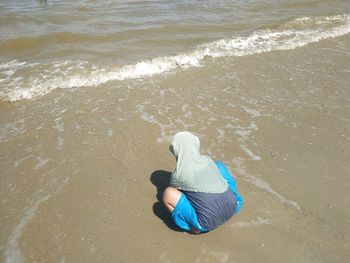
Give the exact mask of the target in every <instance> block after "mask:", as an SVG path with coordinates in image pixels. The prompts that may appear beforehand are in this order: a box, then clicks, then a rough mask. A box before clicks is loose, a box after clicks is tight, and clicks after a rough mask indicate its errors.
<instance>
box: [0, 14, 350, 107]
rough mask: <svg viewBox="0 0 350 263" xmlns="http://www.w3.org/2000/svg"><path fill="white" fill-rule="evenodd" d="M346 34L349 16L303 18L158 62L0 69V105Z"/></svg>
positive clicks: (6, 65)
mask: <svg viewBox="0 0 350 263" xmlns="http://www.w3.org/2000/svg"><path fill="white" fill-rule="evenodd" d="M349 32H350V15H348V14H344V15H336V16H331V17H302V18H297V19H295V20H292V21H290V22H288V23H286V24H284V25H282V26H280V27H279V28H277V29H274V30H272V29H267V30H259V31H255V32H253V33H252V34H251V35H249V36H238V37H232V38H227V39H220V40H217V41H214V42H212V43H207V44H203V45H200V46H198V47H197V48H196V49H195V50H192V51H190V52H186V53H180V54H177V55H175V56H167V57H157V58H154V59H151V60H145V61H141V62H139V63H136V64H134V65H125V66H122V67H113V66H105V67H101V66H99V67H97V66H95V65H92V64H91V63H89V62H87V61H64V62H52V63H46V64H45V63H28V62H24V61H17V60H14V61H10V62H6V63H3V64H0V84H1V86H2V87H1V89H0V99H1V100H5V101H16V100H21V99H30V98H34V97H36V96H40V95H44V94H46V93H48V92H50V91H52V90H54V89H56V88H72V87H84V86H98V85H100V84H103V83H106V82H108V81H111V80H125V79H134V78H142V77H148V76H152V75H155V74H159V73H163V72H166V71H170V70H174V69H176V68H188V67H193V66H199V65H200V64H201V62H202V61H203V60H204V59H205V58H206V57H226V56H245V55H253V54H259V53H263V52H269V51H274V50H288V49H294V48H297V47H302V46H305V45H307V44H309V43H314V42H318V41H320V40H323V39H328V38H333V37H337V36H341V35H345V34H348V33H349Z"/></svg>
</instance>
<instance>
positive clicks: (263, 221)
mask: <svg viewBox="0 0 350 263" xmlns="http://www.w3.org/2000/svg"><path fill="white" fill-rule="evenodd" d="M272 224H273V221H272V220H271V219H270V218H261V217H259V216H258V217H257V218H256V219H252V220H250V221H249V222H244V221H238V222H235V223H233V224H231V225H230V226H231V227H251V226H261V225H272Z"/></svg>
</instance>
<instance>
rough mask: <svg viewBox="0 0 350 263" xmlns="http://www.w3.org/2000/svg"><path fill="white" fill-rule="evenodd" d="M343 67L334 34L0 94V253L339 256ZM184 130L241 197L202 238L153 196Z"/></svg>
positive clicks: (345, 113)
mask: <svg viewBox="0 0 350 263" xmlns="http://www.w3.org/2000/svg"><path fill="white" fill-rule="evenodd" d="M349 62H350V35H349V34H344V35H341V36H336V37H331V38H327V39H322V40H321V41H317V42H315V43H310V44H307V45H304V46H301V47H297V48H293V49H289V50H274V51H271V52H259V53H256V54H252V55H244V56H222V57H215V56H212V57H210V56H206V57H204V58H203V59H202V60H201V65H200V66H194V67H188V66H186V67H177V68H174V69H173V70H170V71H167V72H165V73H164V74H154V75H152V76H145V77H141V78H130V79H127V78H126V79H122V80H120V79H112V80H109V81H106V82H101V83H99V84H98V85H93V86H89V85H87V86H84V87H71V88H57V89H52V90H50V91H49V92H47V93H45V94H44V95H40V96H34V97H33V98H30V99H20V100H16V101H9V100H6V99H4V97H2V98H3V99H2V101H0V120H1V126H0V147H1V159H0V167H1V168H0V170H1V173H0V180H1V184H0V185H1V188H0V200H1V202H0V211H1V215H0V227H1V228H0V233H1V234H0V253H1V259H0V261H1V262H4V263H9V262H60V263H67V262H106V263H107V262H239V263H244V262H249V263H251V262H268V263H274V262H276V263H280V262H284V263H288V262H291V263H292V262H293V263H294V262H298V263H301V262H305V263H311V262H325V263H326V262H334V263H346V262H348V260H349V257H350V227H349V225H350V194H349V193H350V192H349V186H350V185H349V184H350V181H349V174H350V165H349V159H350V89H349V83H350V63H349ZM23 67H26V66H25V65H24V66H23ZM31 67H32V68H33V67H35V66H31ZM3 68H5V66H3ZM22 69H23V68H22ZM2 70H3V69H2ZM74 70H75V69H74ZM1 72H2V73H1V74H5V73H4V72H5V71H4V70H3V71H1ZM17 73H18V72H17ZM17 73H16V74H17ZM1 76H3V75H1ZM6 81H9V80H7V79H6V80H4V81H3V82H2V85H4V83H5V84H6V83H10V82H6ZM18 81H20V80H18ZM55 81H56V80H55ZM39 82H40V81H39ZM39 82H38V83H39ZM9 85H10V84H8V85H7V86H6V87H5V86H4V87H5V88H3V89H2V92H3V93H2V94H5V91H7V89H8V88H9V87H10V86H9ZM4 90H5V91H4ZM6 94H9V93H6ZM28 94H29V93H28ZM33 94H34V93H33ZM6 96H7V95H6ZM8 96H9V95H8ZM182 130H188V131H191V132H193V133H195V134H197V135H198V136H199V137H200V139H201V143H202V153H203V154H207V155H210V156H211V157H212V158H214V159H218V160H221V161H222V162H224V163H225V164H226V165H227V166H228V167H229V169H230V171H231V173H232V175H233V176H234V178H235V179H236V181H237V186H238V189H239V191H240V193H241V195H242V196H243V198H244V206H243V208H242V210H241V212H240V213H239V214H237V215H236V216H234V217H233V218H232V219H231V220H230V221H229V222H227V223H226V224H224V225H223V226H221V227H220V228H218V229H217V230H215V231H212V232H209V233H206V234H201V235H191V234H188V233H186V232H183V231H181V230H180V229H178V228H177V227H176V226H175V225H174V223H173V222H172V221H171V218H170V214H169V213H168V212H167V211H166V209H165V207H164V206H163V205H162V204H161V202H160V196H161V193H162V190H163V189H164V187H165V186H166V185H167V183H168V179H169V174H170V173H171V172H172V171H173V170H174V168H175V160H174V158H173V156H172V155H171V153H170V152H169V150H168V147H169V143H170V140H171V138H172V136H173V135H174V134H175V133H176V132H178V131H182Z"/></svg>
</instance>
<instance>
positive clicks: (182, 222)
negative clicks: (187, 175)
mask: <svg viewBox="0 0 350 263" xmlns="http://www.w3.org/2000/svg"><path fill="white" fill-rule="evenodd" d="M215 164H216V166H217V167H218V169H219V171H220V173H221V175H222V176H223V177H224V178H225V180H226V182H227V184H228V186H229V187H230V188H231V190H232V191H233V193H234V194H235V195H236V199H237V209H236V211H235V213H234V214H236V213H238V212H239V210H241V207H242V205H243V199H242V197H241V196H240V195H239V194H238V192H237V186H236V182H235V180H234V179H233V178H232V176H231V174H230V172H229V171H228V169H227V167H226V166H225V164H223V163H221V162H219V161H215ZM171 217H172V219H173V221H174V222H175V224H176V225H177V226H178V227H180V228H182V229H184V230H187V231H189V230H191V229H192V228H196V229H198V230H199V231H200V232H207V230H206V229H205V228H203V227H202V226H201V225H200V224H199V222H198V218H197V214H196V211H195V210H194V208H193V206H192V205H191V203H190V201H189V200H188V199H187V197H186V195H185V194H183V193H182V194H181V197H180V199H179V201H178V202H177V204H176V207H175V209H174V211H173V212H172V214H171Z"/></svg>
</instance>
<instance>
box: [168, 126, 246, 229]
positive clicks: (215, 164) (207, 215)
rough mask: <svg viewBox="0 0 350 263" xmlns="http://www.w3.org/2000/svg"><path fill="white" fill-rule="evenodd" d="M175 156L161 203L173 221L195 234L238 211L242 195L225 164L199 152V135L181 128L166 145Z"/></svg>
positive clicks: (215, 225)
mask: <svg viewBox="0 0 350 263" xmlns="http://www.w3.org/2000/svg"><path fill="white" fill-rule="evenodd" d="M169 149H170V151H171V153H172V154H173V155H174V156H175V158H176V169H175V171H174V172H173V173H172V175H171V177H170V186H169V187H167V188H166V189H165V190H164V192H163V203H164V205H165V207H166V208H167V209H168V210H169V212H170V213H171V217H172V219H173V221H174V222H175V224H176V225H177V226H179V227H180V228H182V229H184V230H186V231H190V232H191V233H194V234H199V233H202V232H208V231H211V230H213V229H215V228H217V227H219V226H220V225H222V224H223V223H225V222H226V221H228V220H229V219H230V218H231V217H232V216H233V215H234V214H236V213H238V212H239V210H240V209H241V207H242V205H243V199H242V197H241V196H240V195H239V194H238V192H237V188H236V182H235V181H234V179H233V178H232V176H231V175H230V172H229V171H228V169H227V168H226V166H225V165H224V164H223V163H221V162H219V161H213V160H212V159H211V158H210V157H209V156H206V155H201V154H200V150H199V149H200V142H199V138H198V137H197V136H195V135H194V134H192V133H190V132H187V131H183V132H179V133H177V134H175V136H174V137H173V139H172V142H171V144H170V147H169Z"/></svg>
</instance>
